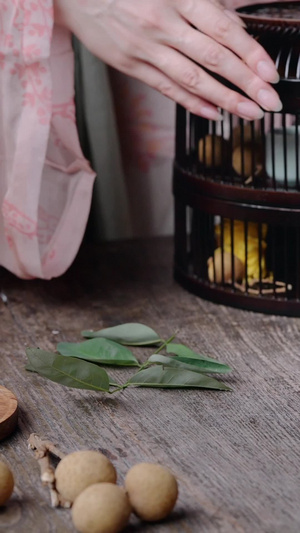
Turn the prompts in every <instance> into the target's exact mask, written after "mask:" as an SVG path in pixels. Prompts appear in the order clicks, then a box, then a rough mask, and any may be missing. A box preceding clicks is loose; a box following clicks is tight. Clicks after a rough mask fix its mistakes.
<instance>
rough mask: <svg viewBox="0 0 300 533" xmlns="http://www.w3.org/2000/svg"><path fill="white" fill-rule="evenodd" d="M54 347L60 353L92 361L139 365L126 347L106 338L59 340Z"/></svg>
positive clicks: (104, 363)
mask: <svg viewBox="0 0 300 533" xmlns="http://www.w3.org/2000/svg"><path fill="white" fill-rule="evenodd" d="M56 349H57V351H58V352H59V353H60V354H61V355H65V356H68V357H69V356H71V357H79V358H80V359H85V360H86V361H92V362H93V363H101V364H103V365H119V366H140V365H139V362H138V361H137V359H136V358H135V357H134V355H133V353H132V352H131V351H130V350H128V348H125V347H124V346H122V345H121V344H118V343H116V342H114V341H110V340H108V339H102V338H95V339H89V340H88V341H83V342H60V343H59V344H58V345H57V347H56Z"/></svg>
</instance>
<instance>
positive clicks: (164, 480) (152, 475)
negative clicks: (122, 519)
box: [125, 463, 178, 522]
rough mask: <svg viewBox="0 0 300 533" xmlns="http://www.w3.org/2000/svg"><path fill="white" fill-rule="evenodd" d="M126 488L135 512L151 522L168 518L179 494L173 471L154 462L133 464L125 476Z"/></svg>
mask: <svg viewBox="0 0 300 533" xmlns="http://www.w3.org/2000/svg"><path fill="white" fill-rule="evenodd" d="M125 489H126V492H127V494H128V497H129V501H130V503H131V505H132V508H133V511H134V513H135V514H136V515H137V516H139V518H141V519H142V520H147V521H149V522H154V521H157V520H162V519H163V518H166V516H168V515H169V514H170V512H171V511H172V509H173V507H174V505H175V503H176V500H177V496H178V485H177V481H176V478H175V477H174V475H173V474H172V472H171V471H170V470H169V469H168V468H165V467H164V466H161V465H159V464H152V463H139V464H136V465H135V466H133V467H132V468H131V469H130V470H129V471H128V472H127V475H126V477H125Z"/></svg>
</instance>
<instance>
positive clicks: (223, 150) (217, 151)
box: [198, 135, 229, 167]
mask: <svg viewBox="0 0 300 533" xmlns="http://www.w3.org/2000/svg"><path fill="white" fill-rule="evenodd" d="M204 154H205V157H204ZM198 157H199V161H201V162H202V163H205V165H206V166H207V167H221V166H227V165H228V159H229V143H228V141H227V140H226V139H223V138H222V137H220V136H219V135H206V137H205V138H204V139H200V141H199V145H198Z"/></svg>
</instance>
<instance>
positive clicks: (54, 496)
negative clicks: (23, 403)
mask: <svg viewBox="0 0 300 533" xmlns="http://www.w3.org/2000/svg"><path fill="white" fill-rule="evenodd" d="M28 448H29V449H30V450H33V451H34V452H35V453H34V455H35V458H36V460H37V462H38V464H39V467H40V472H41V481H42V483H43V485H44V486H47V487H48V488H49V490H50V498H51V506H52V507H65V508H69V507H71V504H70V502H67V501H66V500H64V499H63V498H62V497H61V496H60V494H59V493H58V492H57V490H56V488H55V468H54V467H53V466H52V465H51V460H50V456H51V455H52V456H54V457H56V458H58V459H63V457H64V456H65V454H64V453H62V452H61V451H60V450H59V449H58V448H57V447H56V446H55V444H53V442H50V441H48V440H42V439H41V438H40V437H39V436H38V435H36V433H31V435H30V436H29V439H28Z"/></svg>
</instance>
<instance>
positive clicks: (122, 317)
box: [0, 238, 300, 533]
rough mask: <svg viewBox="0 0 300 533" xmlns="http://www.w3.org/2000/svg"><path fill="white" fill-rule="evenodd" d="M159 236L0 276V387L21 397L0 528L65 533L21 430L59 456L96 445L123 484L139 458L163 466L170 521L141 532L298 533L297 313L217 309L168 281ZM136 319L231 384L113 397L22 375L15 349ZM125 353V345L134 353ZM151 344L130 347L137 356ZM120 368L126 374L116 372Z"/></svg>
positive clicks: (167, 252) (168, 256)
mask: <svg viewBox="0 0 300 533" xmlns="http://www.w3.org/2000/svg"><path fill="white" fill-rule="evenodd" d="M172 257H173V247H172V241H171V240H170V239H164V238H162V239H154V240H149V241H146V242H139V241H132V242H127V243H126V242H125V243H115V244H109V245H103V246H98V247H97V248H95V247H93V246H89V245H85V247H83V248H82V249H81V251H80V254H79V256H78V258H77V259H76V261H75V263H74V265H73V266H72V267H71V268H70V270H69V271H68V272H67V274H65V275H64V276H62V277H61V278H59V279H56V280H52V281H48V282H47V281H41V280H34V281H22V280H19V279H17V278H15V277H14V276H13V275H11V274H9V273H7V272H6V271H4V270H2V271H1V278H0V280H1V281H0V288H1V290H2V291H3V293H5V295H6V296H7V299H8V301H7V303H3V302H1V301H0V315H1V316H0V320H1V322H0V324H1V326H0V327H1V348H0V349H1V356H0V357H1V381H0V383H1V384H2V385H4V386H6V387H8V388H10V389H11V390H12V391H13V392H15V394H16V395H17V397H18V399H19V404H20V415H19V428H18V430H17V432H16V433H15V434H14V435H13V436H12V437H11V438H9V439H7V440H6V441H3V442H2V443H0V457H2V458H4V459H5V460H6V461H7V462H8V463H9V464H10V465H11V467H12V469H13V470H14V473H15V477H16V489H15V492H14V496H13V497H12V499H11V501H10V503H9V505H8V506H7V508H5V509H3V510H2V511H1V512H0V531H2V529H3V530H5V529H6V530H8V531H9V532H10V533H25V532H26V533H29V532H30V533H41V532H43V533H47V532H55V533H68V532H73V531H74V529H73V527H72V523H71V520H70V513H69V511H68V510H64V509H52V508H51V507H50V503H49V501H50V500H49V493H48V490H47V489H46V488H44V487H42V486H41V483H40V480H39V469H38V465H37V462H36V460H35V458H34V455H33V453H32V452H31V451H30V450H28V449H27V439H28V437H29V434H30V433H31V432H36V433H37V434H39V435H40V436H43V437H45V438H47V439H51V440H53V441H54V442H56V443H57V444H58V445H59V447H60V449H61V450H62V451H63V452H71V451H73V450H77V449H85V448H90V449H98V450H101V451H102V452H103V453H105V454H106V455H107V456H108V457H109V458H110V459H111V460H112V461H113V463H114V465H115V467H116V468H117V471H118V473H119V482H120V483H122V480H123V478H124V475H125V474H126V472H127V470H128V469H129V468H130V467H131V466H132V465H134V464H135V463H137V462H140V461H152V462H161V463H163V464H165V465H167V466H169V467H170V468H171V469H172V470H173V471H174V473H175V474H176V475H177V477H178V479H179V486H180V497H179V500H178V504H177V506H176V509H175V511H174V513H173V515H172V518H171V519H170V520H168V521H167V522H165V523H161V524H155V525H145V524H142V525H141V524H139V522H138V521H136V520H135V519H133V520H132V524H131V526H130V527H128V528H127V530H126V531H128V532H129V531H134V532H138V531H142V532H143V533H148V532H149V533H150V532H157V533H164V532H178V533H179V532H180V533H184V532H186V533H188V532H195V533H198V532H199V533H202V532H205V533H221V532H222V533H234V532H238V533H245V532H247V533H248V532H249V533H282V532H285V533H299V531H300V475H299V471H300V468H299V465H300V425H299V412H300V402H299V398H300V394H299V393H300V364H299V351H300V350H299V346H300V320H299V319H296V318H295V319H294V318H285V317H275V316H265V315H260V314H254V313H250V312H246V311H240V310H237V309H230V308H225V307H223V306H219V305H215V304H213V303H209V302H206V301H203V300H201V299H199V298H198V297H196V296H194V295H192V294H189V293H188V292H185V290H183V289H182V288H181V287H180V286H178V285H177V284H176V283H175V282H174V281H173V277H172ZM124 322H142V323H145V324H147V325H149V326H151V327H153V328H154V329H155V330H156V331H158V333H159V334H161V336H163V337H164V338H167V337H168V336H171V334H172V333H173V332H175V331H177V330H178V335H177V340H178V342H183V343H185V344H187V345H189V346H190V347H191V348H194V349H196V350H199V351H201V352H204V353H206V354H210V355H211V356H213V357H216V358H217V359H219V360H221V361H224V362H226V363H228V364H229V365H230V366H232V368H233V369H234V371H233V373H232V374H231V375H228V377H227V378H226V383H228V384H229V385H231V386H232V387H233V392H215V391H202V390H189V391H188V390H155V389H134V388H132V389H127V390H126V391H124V392H122V393H118V394H115V395H114V396H109V395H105V394H102V393H98V394H97V393H93V392H88V391H80V390H75V389H67V388H65V387H62V386H60V385H58V384H54V383H52V382H50V381H47V380H45V379H43V378H41V377H39V376H38V375H36V374H32V373H29V372H26V371H25V369H24V367H25V362H26V356H25V347H26V346H39V347H41V348H44V349H47V350H53V349H55V346H56V344H57V342H59V341H74V342H77V341H81V340H82V338H81V337H80V331H81V330H82V329H90V328H93V329H99V328H101V327H109V326H112V325H116V324H119V323H124ZM135 353H136V352H135ZM146 354H147V355H149V350H145V349H141V350H139V351H138V356H139V357H140V359H141V360H143V358H145V357H146ZM122 372H125V373H126V372H128V371H127V370H124V371H122Z"/></svg>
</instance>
